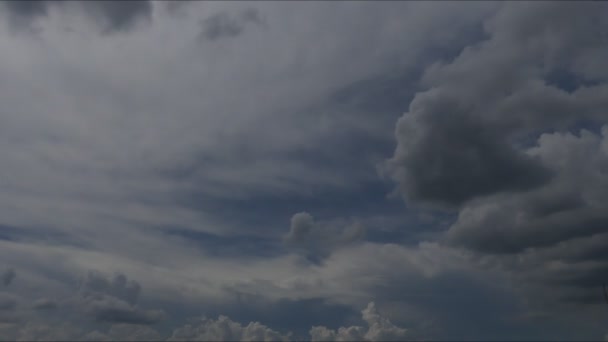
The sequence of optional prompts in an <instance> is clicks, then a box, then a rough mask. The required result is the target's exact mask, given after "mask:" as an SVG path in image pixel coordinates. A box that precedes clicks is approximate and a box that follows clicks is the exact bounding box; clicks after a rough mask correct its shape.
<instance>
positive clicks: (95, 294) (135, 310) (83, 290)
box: [76, 271, 165, 324]
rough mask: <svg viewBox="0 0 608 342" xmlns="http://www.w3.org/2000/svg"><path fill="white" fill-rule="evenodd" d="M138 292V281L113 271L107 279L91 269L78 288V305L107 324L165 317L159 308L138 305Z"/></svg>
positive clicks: (148, 321)
mask: <svg viewBox="0 0 608 342" xmlns="http://www.w3.org/2000/svg"><path fill="white" fill-rule="evenodd" d="M140 291H141V286H140V285H139V283H137V282H136V281H133V280H128V279H127V277H126V276H125V275H123V274H115V275H114V277H113V278H112V279H111V280H110V279H108V278H106V276H104V275H103V274H101V273H99V272H95V271H90V272H88V273H87V274H86V276H85V277H84V278H83V280H82V282H81V284H80V288H79V291H78V293H79V298H78V299H77V300H76V303H77V305H82V306H83V310H84V311H85V312H86V313H88V314H90V315H91V316H92V317H93V318H94V319H96V320H98V321H102V322H110V323H127V324H155V323H157V322H159V321H161V320H162V319H164V317H165V313H164V312H163V311H162V310H144V309H141V308H139V307H138V306H137V300H138V298H139V294H140Z"/></svg>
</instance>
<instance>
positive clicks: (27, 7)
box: [2, 0, 152, 33]
mask: <svg viewBox="0 0 608 342" xmlns="http://www.w3.org/2000/svg"><path fill="white" fill-rule="evenodd" d="M2 4H3V5H4V6H5V8H6V10H7V12H8V14H9V16H10V21H11V24H13V25H14V26H16V27H17V28H22V27H26V26H29V25H31V24H32V23H33V22H35V21H36V20H38V19H40V18H41V17H45V16H47V15H49V12H50V11H51V10H52V9H59V10H65V9H76V10H79V11H81V12H82V13H84V14H85V15H88V16H89V17H90V19H92V20H93V21H94V22H95V23H96V24H97V25H99V28H100V29H101V31H102V32H104V33H112V32H117V31H125V30H129V29H131V28H132V27H133V26H134V25H135V23H136V22H137V21H138V20H140V19H150V17H151V14H152V2H151V1H148V0H109V1H97V0H92V1H83V2H70V1H56V0H16V1H3V3H2Z"/></svg>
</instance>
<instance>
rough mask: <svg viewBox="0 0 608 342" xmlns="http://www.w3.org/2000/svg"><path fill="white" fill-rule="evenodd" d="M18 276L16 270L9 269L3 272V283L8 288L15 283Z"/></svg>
mask: <svg viewBox="0 0 608 342" xmlns="http://www.w3.org/2000/svg"><path fill="white" fill-rule="evenodd" d="M16 276H17V272H15V269H13V268H9V269H8V270H6V271H4V272H2V276H1V277H0V278H2V283H3V284H4V286H8V285H10V284H11V283H12V282H13V280H14V279H15V277H16Z"/></svg>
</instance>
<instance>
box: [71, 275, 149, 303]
mask: <svg viewBox="0 0 608 342" xmlns="http://www.w3.org/2000/svg"><path fill="white" fill-rule="evenodd" d="M79 291H80V293H81V294H82V296H84V297H96V296H100V295H109V296H112V297H116V298H118V299H121V300H123V301H125V302H127V303H129V304H131V305H135V304H136V303H137V300H138V299H139V294H140V292H141V285H139V283H138V282H136V281H134V280H128V279H127V277H126V276H125V275H124V274H120V273H117V274H115V275H114V276H113V277H112V278H111V279H108V278H107V277H106V276H105V275H104V274H102V273H100V272H97V271H89V272H87V274H86V276H85V277H83V279H82V281H81V284H80V287H79Z"/></svg>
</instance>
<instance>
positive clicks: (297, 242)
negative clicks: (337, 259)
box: [284, 212, 365, 259]
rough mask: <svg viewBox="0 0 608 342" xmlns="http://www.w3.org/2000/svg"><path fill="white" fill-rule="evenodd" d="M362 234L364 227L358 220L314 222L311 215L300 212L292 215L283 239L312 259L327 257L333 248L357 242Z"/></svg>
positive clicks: (363, 234)
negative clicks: (287, 231)
mask: <svg viewBox="0 0 608 342" xmlns="http://www.w3.org/2000/svg"><path fill="white" fill-rule="evenodd" d="M364 236H365V228H364V227H363V225H362V224H361V223H359V222H340V221H337V222H316V221H315V219H314V218H313V217H312V215H310V214H309V213H306V212H301V213H297V214H294V215H293V216H292V218H291V226H290V228H289V233H287V234H286V235H285V237H284V241H285V243H286V244H287V246H288V247H291V248H295V249H297V250H303V251H305V252H306V253H307V254H308V256H309V257H311V258H313V259H314V258H324V257H327V256H328V255H329V254H330V253H331V252H332V251H333V250H334V249H336V248H340V247H344V246H348V245H351V244H353V243H356V242H359V241H361V240H362V239H363V238H364Z"/></svg>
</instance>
